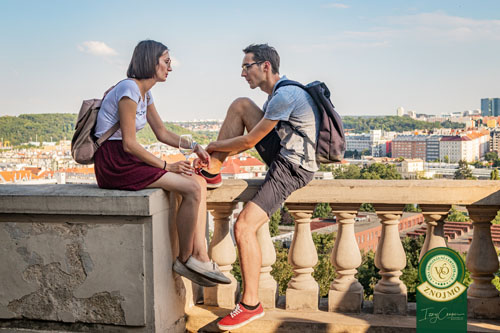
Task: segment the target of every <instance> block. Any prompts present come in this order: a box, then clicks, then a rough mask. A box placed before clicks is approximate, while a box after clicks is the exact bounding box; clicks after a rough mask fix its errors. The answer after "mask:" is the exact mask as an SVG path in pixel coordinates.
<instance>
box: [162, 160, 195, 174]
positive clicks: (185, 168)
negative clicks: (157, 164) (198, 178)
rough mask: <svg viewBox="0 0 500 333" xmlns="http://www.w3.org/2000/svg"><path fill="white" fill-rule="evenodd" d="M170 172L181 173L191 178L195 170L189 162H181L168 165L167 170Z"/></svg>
mask: <svg viewBox="0 0 500 333" xmlns="http://www.w3.org/2000/svg"><path fill="white" fill-rule="evenodd" d="M165 170H167V171H168V172H175V173H181V174H185V175H189V176H191V175H192V174H193V172H194V168H193V167H192V166H191V163H189V161H179V162H175V163H170V164H167V167H166V168H165Z"/></svg>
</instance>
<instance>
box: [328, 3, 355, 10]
mask: <svg viewBox="0 0 500 333" xmlns="http://www.w3.org/2000/svg"><path fill="white" fill-rule="evenodd" d="M323 8H341V9H345V8H349V5H346V4H343V3H338V2H335V3H327V4H325V5H324V6H323Z"/></svg>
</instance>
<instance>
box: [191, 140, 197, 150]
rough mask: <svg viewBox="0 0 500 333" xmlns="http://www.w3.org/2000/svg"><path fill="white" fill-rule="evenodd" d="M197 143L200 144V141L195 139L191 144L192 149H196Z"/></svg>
mask: <svg viewBox="0 0 500 333" xmlns="http://www.w3.org/2000/svg"><path fill="white" fill-rule="evenodd" d="M197 144H198V142H196V141H193V143H192V144H191V149H192V150H194V149H195V148H196V145H197Z"/></svg>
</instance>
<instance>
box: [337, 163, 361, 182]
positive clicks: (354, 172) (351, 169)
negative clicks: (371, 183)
mask: <svg viewBox="0 0 500 333" xmlns="http://www.w3.org/2000/svg"><path fill="white" fill-rule="evenodd" d="M332 173H333V178H335V179H359V178H361V168H360V167H358V166H357V165H354V164H349V165H348V166H341V167H338V168H336V169H334V170H333V171H332Z"/></svg>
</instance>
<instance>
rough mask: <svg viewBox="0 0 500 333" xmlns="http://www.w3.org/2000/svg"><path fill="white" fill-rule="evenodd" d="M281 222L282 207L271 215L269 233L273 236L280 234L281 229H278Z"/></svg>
mask: <svg viewBox="0 0 500 333" xmlns="http://www.w3.org/2000/svg"><path fill="white" fill-rule="evenodd" d="M280 222H281V209H278V210H276V211H275V212H274V214H273V215H271V218H270V219H269V233H270V234H271V237H274V236H278V235H279V234H280V231H279V229H278V226H279V224H280Z"/></svg>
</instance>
